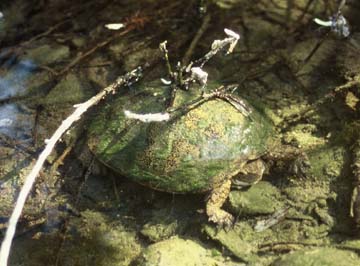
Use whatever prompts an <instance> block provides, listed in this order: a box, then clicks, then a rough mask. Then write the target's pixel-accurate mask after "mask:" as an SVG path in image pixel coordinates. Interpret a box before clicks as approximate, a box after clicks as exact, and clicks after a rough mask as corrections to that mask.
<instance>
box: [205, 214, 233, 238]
mask: <svg viewBox="0 0 360 266" xmlns="http://www.w3.org/2000/svg"><path fill="white" fill-rule="evenodd" d="M209 221H210V222H214V223H215V224H217V228H218V229H219V230H220V229H224V230H225V231H226V232H228V231H230V230H231V229H233V228H234V224H235V219H234V216H232V215H231V214H230V213H227V212H226V211H223V210H221V209H219V210H218V211H217V212H215V213H213V215H211V216H209Z"/></svg>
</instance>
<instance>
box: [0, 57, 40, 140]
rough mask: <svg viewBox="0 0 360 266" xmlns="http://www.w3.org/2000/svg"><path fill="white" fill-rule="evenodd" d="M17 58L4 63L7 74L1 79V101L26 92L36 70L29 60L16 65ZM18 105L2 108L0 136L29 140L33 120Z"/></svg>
mask: <svg viewBox="0 0 360 266" xmlns="http://www.w3.org/2000/svg"><path fill="white" fill-rule="evenodd" d="M15 60H16V59H15V58H11V59H9V60H7V61H6V62H4V63H3V69H7V70H5V71H4V72H5V74H4V75H2V76H1V77H0V100H1V99H6V98H9V97H12V96H15V95H19V94H21V93H23V92H25V91H26V87H27V86H26V84H27V79H28V77H29V76H30V74H31V72H32V71H33V70H34V69H35V67H36V66H35V64H33V63H32V62H31V61H29V60H24V61H21V62H19V63H17V64H15ZM22 109H23V108H22V106H20V105H17V104H4V105H1V106H0V134H5V135H7V136H9V137H11V138H14V139H21V140H24V139H27V138H29V135H30V132H31V126H32V123H31V121H32V119H29V117H28V114H26V112H24V111H23V110H22Z"/></svg>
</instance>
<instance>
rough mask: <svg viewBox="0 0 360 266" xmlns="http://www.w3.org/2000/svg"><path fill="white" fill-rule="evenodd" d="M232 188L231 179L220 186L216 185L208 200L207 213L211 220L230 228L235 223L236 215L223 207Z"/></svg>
mask: <svg viewBox="0 0 360 266" xmlns="http://www.w3.org/2000/svg"><path fill="white" fill-rule="evenodd" d="M230 188H231V179H227V180H225V182H223V183H222V184H221V185H220V186H217V187H215V188H214V189H213V190H212V191H211V192H210V195H209V197H208V199H207V202H206V214H207V215H208V217H209V221H211V222H214V223H216V224H218V225H219V226H221V227H225V228H229V227H231V226H232V225H233V223H234V217H233V216H232V215H231V214H230V213H228V212H226V211H224V210H222V209H221V207H222V205H223V204H224V202H225V200H226V199H227V198H228V196H229V193H230Z"/></svg>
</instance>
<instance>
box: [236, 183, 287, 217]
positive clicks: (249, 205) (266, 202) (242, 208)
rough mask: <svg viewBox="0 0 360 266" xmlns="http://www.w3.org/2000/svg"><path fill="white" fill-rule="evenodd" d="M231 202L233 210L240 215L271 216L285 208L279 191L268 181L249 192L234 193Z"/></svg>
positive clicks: (254, 186) (258, 184) (253, 187)
mask: <svg viewBox="0 0 360 266" xmlns="http://www.w3.org/2000/svg"><path fill="white" fill-rule="evenodd" d="M229 200H230V205H231V208H232V209H233V210H234V212H236V213H239V214H240V215H258V214H270V213H273V212H274V211H276V210H277V209H279V208H281V207H282V206H283V203H282V202H281V201H280V192H279V190H278V189H277V188H276V187H274V186H273V185H271V184H270V183H269V182H266V181H260V182H259V183H257V184H255V185H253V186H252V187H250V188H249V189H248V190H247V191H232V192H231V193H230V196H229Z"/></svg>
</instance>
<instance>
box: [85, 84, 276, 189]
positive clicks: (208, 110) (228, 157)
mask: <svg viewBox="0 0 360 266" xmlns="http://www.w3.org/2000/svg"><path fill="white" fill-rule="evenodd" d="M214 88H216V87H212V89H214ZM199 93H200V90H199V91H197V90H192V91H178V93H177V95H176V98H175V101H174V105H175V106H176V107H179V106H182V105H183V104H185V103H189V102H190V101H191V100H194V99H196V98H197V97H199ZM167 95H169V88H167V87H164V86H161V85H155V86H143V87H141V86H140V87H139V88H136V89H135V90H133V91H129V92H124V93H122V95H119V97H117V98H116V99H112V101H111V102H110V103H107V104H106V106H105V107H104V108H103V109H102V110H101V111H100V113H99V114H98V115H97V116H96V117H95V118H94V119H93V120H92V123H91V125H90V127H89V135H90V137H89V147H90V149H91V150H92V151H93V152H94V154H95V155H96V157H97V158H98V159H99V160H100V161H101V162H102V163H104V164H105V165H107V166H108V167H110V168H111V169H113V170H114V171H115V172H118V173H120V174H122V175H124V176H127V177H129V178H130V179H132V180H134V181H136V182H139V183H141V184H144V185H147V186H150V187H152V188H154V189H158V190H162V191H168V192H174V193H186V192H202V191H207V190H211V189H212V188H213V187H214V186H215V185H216V184H220V183H222V182H223V181H224V179H225V178H228V177H231V175H232V174H233V173H234V172H236V170H237V169H241V167H242V166H243V165H244V164H245V163H246V162H248V161H249V160H254V159H257V158H258V157H259V156H261V155H262V154H263V153H264V152H265V150H266V146H267V139H268V137H269V135H270V134H271V133H270V132H271V127H270V125H269V122H268V121H267V119H266V118H265V117H263V116H262V115H261V114H260V113H258V112H257V111H256V110H254V109H252V108H251V107H249V108H250V109H251V110H252V112H251V114H250V115H249V116H246V115H244V114H243V113H242V112H240V111H238V110H236V109H235V108H234V106H232V105H231V104H230V103H229V102H227V101H225V100H222V99H217V98H215V99H212V100H209V101H206V102H205V103H203V104H201V105H199V106H197V107H196V108H194V109H191V110H190V111H187V112H182V111H179V112H177V113H173V114H172V117H171V119H170V120H169V121H165V122H156V123H155V122H153V123H142V122H139V121H136V120H131V119H128V118H126V117H125V115H124V109H130V110H131V111H133V112H136V113H156V112H163V111H165V110H166V102H167V101H166V98H167Z"/></svg>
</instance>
